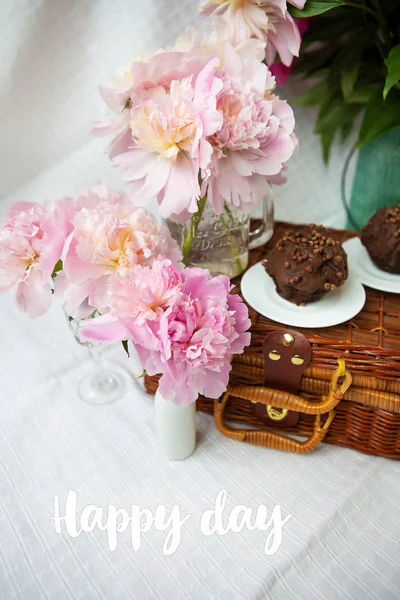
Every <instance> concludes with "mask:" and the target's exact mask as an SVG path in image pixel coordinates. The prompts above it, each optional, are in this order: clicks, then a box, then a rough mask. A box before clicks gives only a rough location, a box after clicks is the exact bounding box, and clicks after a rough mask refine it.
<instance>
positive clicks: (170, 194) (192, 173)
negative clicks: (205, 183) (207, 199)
mask: <svg viewBox="0 0 400 600" xmlns="http://www.w3.org/2000/svg"><path fill="white" fill-rule="evenodd" d="M199 195H200V187H199V183H198V165H196V163H194V162H193V161H191V160H190V159H189V158H188V157H187V156H185V155H184V154H183V153H180V154H179V155H178V158H177V160H176V162H175V163H173V165H172V168H171V173H170V176H169V178H168V182H167V184H166V186H165V190H164V193H163V194H162V200H161V203H160V215H161V216H162V217H163V218H164V219H167V218H168V217H170V216H171V215H179V214H180V213H181V212H182V211H184V210H187V211H189V212H190V213H194V212H196V210H197V198H198V197H199Z"/></svg>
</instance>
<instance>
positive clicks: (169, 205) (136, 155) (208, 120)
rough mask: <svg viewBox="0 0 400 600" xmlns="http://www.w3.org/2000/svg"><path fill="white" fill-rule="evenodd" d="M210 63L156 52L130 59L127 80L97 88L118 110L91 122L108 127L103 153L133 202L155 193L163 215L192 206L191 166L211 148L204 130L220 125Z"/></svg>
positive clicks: (194, 171) (203, 164) (196, 189)
mask: <svg viewBox="0 0 400 600" xmlns="http://www.w3.org/2000/svg"><path fill="white" fill-rule="evenodd" d="M218 64H219V61H218V59H215V58H214V59H212V60H209V61H208V62H207V61H205V60H204V59H199V58H197V57H196V56H190V55H188V54H187V53H184V52H177V51H173V52H160V53H158V54H155V55H154V56H153V57H152V58H150V60H149V61H148V62H140V61H138V62H133V63H132V65H131V75H132V81H133V82H134V84H133V83H131V85H130V86H127V85H125V86H123V87H122V88H121V89H120V90H117V91H113V92H110V91H107V92H106V93H105V92H104V90H103V93H102V95H103V98H104V99H106V100H107V103H108V105H109V106H110V107H112V108H113V110H115V111H116V112H118V113H119V116H118V117H117V120H115V119H113V120H112V121H107V122H105V123H103V124H98V125H97V126H96V130H97V132H98V133H99V132H100V133H102V134H103V133H111V134H114V135H115V137H114V139H113V141H112V148H111V154H110V155H111V157H112V158H114V165H115V166H117V167H118V168H119V169H120V171H121V173H122V176H123V177H124V179H125V180H126V181H128V182H129V183H128V186H127V193H128V195H129V197H130V198H131V200H132V201H133V202H134V203H135V205H137V206H144V205H146V204H147V203H148V202H149V201H150V200H151V199H152V198H154V197H157V198H158V202H159V204H160V214H161V215H162V216H163V217H169V216H171V215H176V216H179V215H181V214H182V213H184V214H185V215H186V214H187V213H193V212H196V210H197V200H198V198H199V197H200V186H199V182H198V177H199V169H205V168H207V166H208V163H209V161H210V157H211V153H212V148H211V146H210V144H209V142H208V141H207V140H206V137H207V136H208V135H212V134H213V133H215V131H217V130H218V129H219V127H220V126H221V117H220V114H219V113H218V111H217V110H216V107H215V102H216V101H215V97H216V94H217V93H218V91H219V89H220V86H221V83H220V81H219V80H218V79H217V78H216V77H215V71H216V68H217V66H218Z"/></svg>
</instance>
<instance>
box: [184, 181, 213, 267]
mask: <svg viewBox="0 0 400 600" xmlns="http://www.w3.org/2000/svg"><path fill="white" fill-rule="evenodd" d="M206 203H207V192H206V193H205V194H204V196H203V197H202V198H200V200H199V203H198V205H197V212H195V213H194V214H193V215H192V216H191V219H190V223H189V228H188V232H187V234H186V237H185V239H184V241H183V244H182V248H181V250H182V260H183V264H184V265H185V267H187V266H188V264H189V254H190V249H191V247H192V243H193V240H194V238H195V237H196V234H197V230H198V228H199V224H200V221H201V217H202V216H203V212H204V209H205V207H206Z"/></svg>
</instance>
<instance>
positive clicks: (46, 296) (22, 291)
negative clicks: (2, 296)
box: [16, 270, 52, 319]
mask: <svg viewBox="0 0 400 600" xmlns="http://www.w3.org/2000/svg"><path fill="white" fill-rule="evenodd" d="M51 300H52V292H51V288H50V284H49V282H48V281H46V282H45V283H44V282H43V279H42V274H41V272H40V271H38V270H35V271H32V272H31V274H30V275H29V277H28V278H27V279H26V280H24V281H21V282H20V283H19V284H18V286H17V289H16V302H17V305H18V307H19V309H20V310H21V311H22V312H25V313H26V314H27V315H28V317H30V318H32V319H34V318H36V317H40V316H41V315H44V314H45V313H46V312H47V311H48V310H49V308H50V306H51Z"/></svg>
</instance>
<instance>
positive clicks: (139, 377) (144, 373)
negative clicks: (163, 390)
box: [136, 371, 147, 379]
mask: <svg viewBox="0 0 400 600" xmlns="http://www.w3.org/2000/svg"><path fill="white" fill-rule="evenodd" d="M146 375H147V373H146V371H143V373H142V374H141V375H139V376H138V377H136V379H142V377H146Z"/></svg>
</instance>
